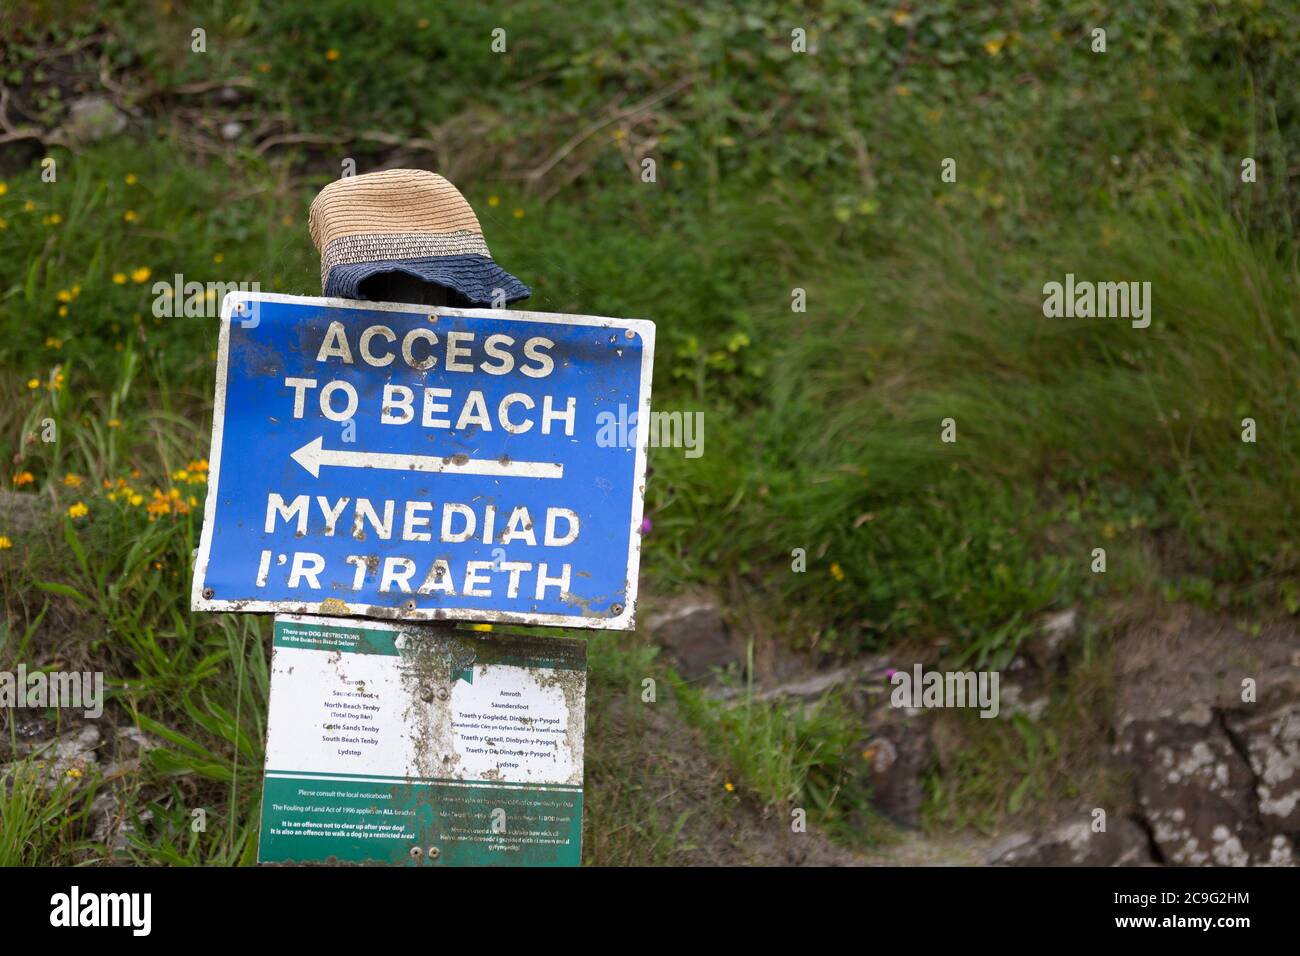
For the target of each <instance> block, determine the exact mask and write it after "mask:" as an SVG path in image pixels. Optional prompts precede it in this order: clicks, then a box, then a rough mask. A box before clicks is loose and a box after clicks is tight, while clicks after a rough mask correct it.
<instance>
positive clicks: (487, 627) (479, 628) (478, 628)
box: [473, 624, 492, 631]
mask: <svg viewBox="0 0 1300 956" xmlns="http://www.w3.org/2000/svg"><path fill="white" fill-rule="evenodd" d="M473 629H474V630H476V631H490V630H492V625H491V624H475V625H474V627H473Z"/></svg>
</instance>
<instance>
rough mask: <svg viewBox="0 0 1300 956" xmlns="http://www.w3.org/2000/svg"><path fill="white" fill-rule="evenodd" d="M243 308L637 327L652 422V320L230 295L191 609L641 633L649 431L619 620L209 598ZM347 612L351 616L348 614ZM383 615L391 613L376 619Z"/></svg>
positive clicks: (645, 418) (635, 493)
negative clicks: (276, 305) (230, 379)
mask: <svg viewBox="0 0 1300 956" xmlns="http://www.w3.org/2000/svg"><path fill="white" fill-rule="evenodd" d="M239 302H286V303H292V304H300V305H314V306H320V307H323V308H346V309H364V310H368V311H373V312H408V313H409V312H421V311H428V312H436V313H437V314H438V315H452V316H465V317H467V318H485V319H501V320H505V321H511V322H541V323H550V324H552V325H588V326H590V325H594V326H598V327H600V328H610V329H630V330H632V331H633V332H635V333H636V334H637V335H639V336H640V337H641V394H640V395H639V396H638V398H637V421H638V422H649V421H650V379H651V376H652V374H653V371H654V346H655V324H654V323H653V322H651V321H649V320H647V319H615V318H610V317H608V316H597V315H571V314H568V313H561V312H528V311H523V310H514V309H454V308H450V307H443V306H422V305H413V304H411V303H404V302H369V301H366V300H363V299H340V298H334V297H320V296H307V295H284V294H281V293H277V292H228V293H226V296H225V298H224V299H223V300H222V302H221V333H220V335H221V338H220V342H219V343H218V345H217V384H216V394H215V397H214V399H213V406H212V444H211V448H210V449H209V452H208V459H209V462H210V467H209V469H208V494H207V498H206V500H205V501H204V507H203V531H202V534H201V535H200V537H199V548H198V556H197V557H196V559H195V561H194V584H193V587H192V589H191V591H190V609H191V610H194V611H241V612H265V613H277V614H310V615H325V616H331V617H337V618H344V619H346V618H349V617H363V618H367V619H378V620H388V621H398V622H402V621H473V622H483V623H490V624H527V625H545V626H550V627H569V628H584V629H592V630H613V631H631V630H634V629H635V628H636V606H637V588H638V583H639V581H638V578H639V573H640V567H641V520H642V517H643V515H644V512H645V469H646V449H647V443H648V442H649V435H650V429H649V428H638V429H637V430H636V432H637V437H636V465H635V472H634V474H633V483H632V521H631V527H630V528H629V529H628V559H627V594H626V597H625V604H624V606H623V611H622V613H620V614H618V615H617V616H614V617H587V616H584V615H580V614H575V615H566V614H552V613H542V612H538V613H534V612H521V611H480V610H475V609H473V608H416V609H415V610H413V611H408V610H407V609H406V608H405V607H401V606H398V607H393V608H379V607H377V606H376V605H371V604H350V603H348V602H345V601H342V600H340V599H338V598H332V597H331V598H325V599H324V600H323V602H314V603H312V602H305V601H259V600H239V601H231V600H224V599H222V598H218V597H211V598H208V597H204V596H203V592H204V590H205V588H206V580H205V579H206V577H207V571H208V560H209V557H210V555H211V552H212V525H213V521H214V519H215V515H216V507H217V495H218V489H219V488H220V486H221V451H222V433H223V431H224V428H225V418H226V378H227V369H228V367H229V362H230V320H231V316H232V315H233V312H234V307H235V305H236V303H239ZM344 607H346V608H347V611H346V612H345V613H344V612H343V611H342V608H344ZM377 610H384V611H391V612H392V613H391V614H376V613H375V612H376V611H377Z"/></svg>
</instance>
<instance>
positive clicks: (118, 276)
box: [113, 272, 126, 285]
mask: <svg viewBox="0 0 1300 956" xmlns="http://www.w3.org/2000/svg"><path fill="white" fill-rule="evenodd" d="M113 284H114V285H126V273H125V272H114V273H113Z"/></svg>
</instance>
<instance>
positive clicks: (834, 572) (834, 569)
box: [831, 561, 844, 581]
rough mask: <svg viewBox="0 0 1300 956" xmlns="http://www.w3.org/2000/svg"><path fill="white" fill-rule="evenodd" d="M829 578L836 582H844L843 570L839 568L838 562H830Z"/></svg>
mask: <svg viewBox="0 0 1300 956" xmlns="http://www.w3.org/2000/svg"><path fill="white" fill-rule="evenodd" d="M831 577H833V578H834V579H835V580H836V581H843V580H844V569H843V568H841V567H840V565H839V562H838V561H833V562H831Z"/></svg>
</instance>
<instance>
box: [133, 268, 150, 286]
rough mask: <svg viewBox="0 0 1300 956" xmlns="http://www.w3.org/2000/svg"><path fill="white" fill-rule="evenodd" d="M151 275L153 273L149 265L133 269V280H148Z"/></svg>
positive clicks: (137, 281)
mask: <svg viewBox="0 0 1300 956" xmlns="http://www.w3.org/2000/svg"><path fill="white" fill-rule="evenodd" d="M151 275H153V273H152V272H151V271H150V270H149V267H148V266H141V267H140V268H139V269H135V270H132V272H131V281H132V282H135V283H137V284H138V283H141V282H148V281H149V276H151Z"/></svg>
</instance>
